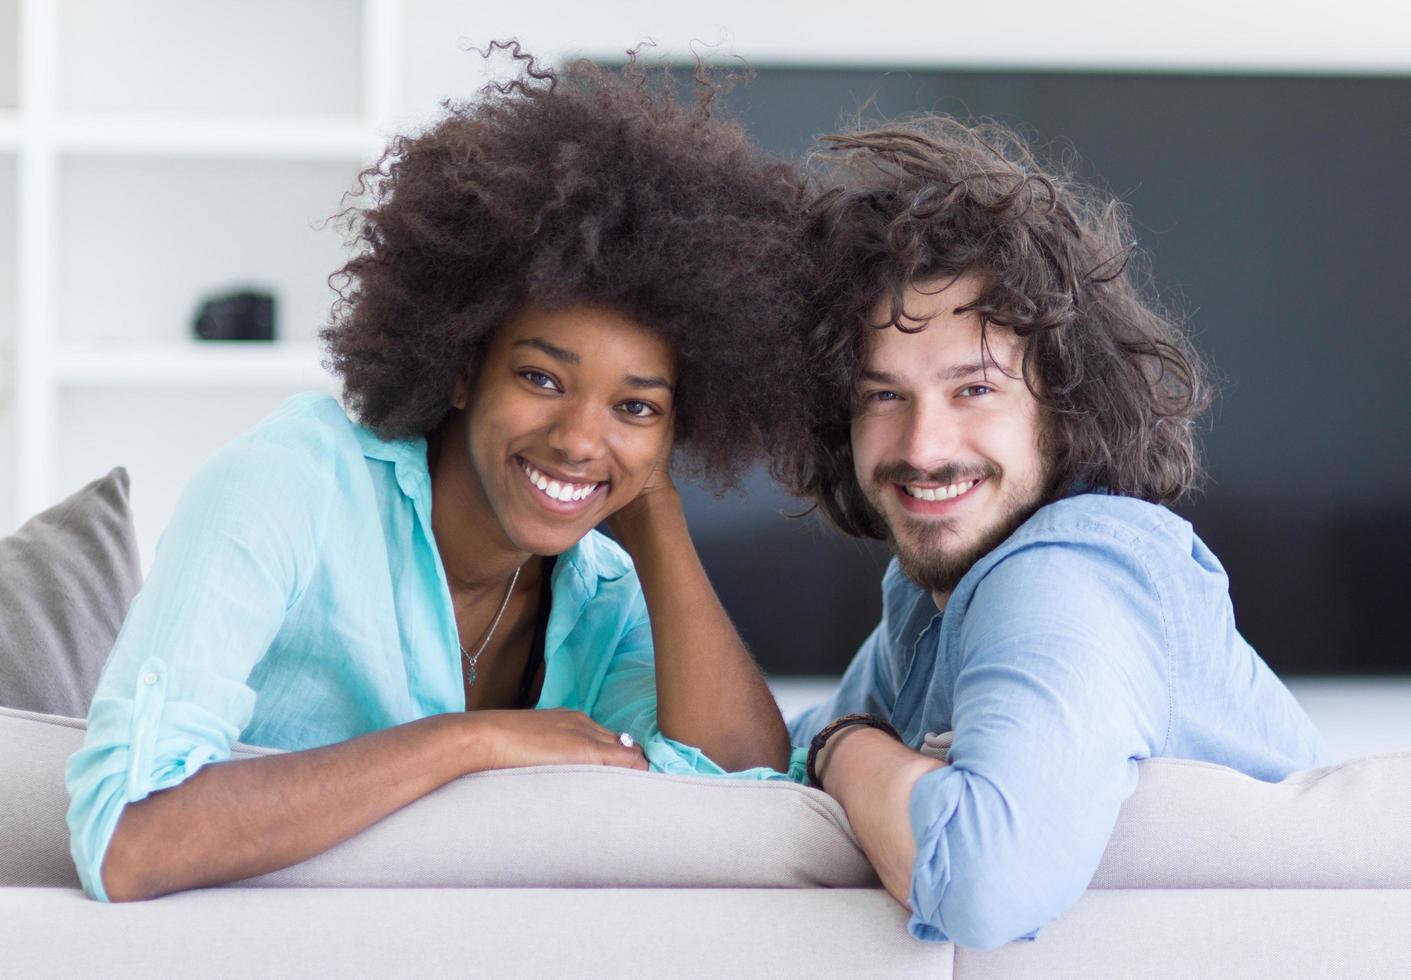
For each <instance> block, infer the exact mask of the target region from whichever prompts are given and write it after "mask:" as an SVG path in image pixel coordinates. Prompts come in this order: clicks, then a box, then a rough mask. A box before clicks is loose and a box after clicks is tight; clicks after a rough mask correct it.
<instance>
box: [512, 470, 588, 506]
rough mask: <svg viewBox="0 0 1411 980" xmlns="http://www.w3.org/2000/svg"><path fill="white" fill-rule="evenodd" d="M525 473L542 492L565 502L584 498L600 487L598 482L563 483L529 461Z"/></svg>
mask: <svg viewBox="0 0 1411 980" xmlns="http://www.w3.org/2000/svg"><path fill="white" fill-rule="evenodd" d="M524 473H525V475H526V476H528V477H529V482H530V483H532V484H534V485H535V486H536V487H538V488H539V490H540V491H541V492H542V493H544V494H545V495H547V496H550V497H553V498H554V499H555V500H561V501H563V502H565V503H567V502H568V501H571V500H582V499H583V498H584V497H586V496H588V494H590V493H592V492H593V491H594V490H596V489H598V485H597V484H596V483H561V482H560V481H558V480H551V479H549V478H548V477H547V476H545V475H544V474H543V473H540V472H539V471H538V470H536V469H535V468H534V467H533V466H531V465H529V464H528V463H524Z"/></svg>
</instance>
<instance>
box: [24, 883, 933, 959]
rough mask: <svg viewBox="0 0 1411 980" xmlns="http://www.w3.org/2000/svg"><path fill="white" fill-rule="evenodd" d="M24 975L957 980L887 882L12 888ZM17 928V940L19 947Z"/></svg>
mask: <svg viewBox="0 0 1411 980" xmlns="http://www.w3.org/2000/svg"><path fill="white" fill-rule="evenodd" d="M0 922H3V923H5V931H6V933H7V934H8V935H7V938H6V940H0V943H2V944H4V945H5V946H6V956H5V960H4V970H5V972H6V973H7V975H9V974H11V973H12V974H13V975H14V976H17V977H91V976H102V977H138V976H141V977H150V976H153V975H160V976H173V977H212V976H220V977H229V978H239V977H251V978H260V980H264V978H267V977H325V976H331V977H378V978H382V977H389V978H390V977H407V978H414V980H425V978H428V977H461V976H475V977H534V978H541V977H614V978H637V977H641V978H652V980H657V978H673V977H691V978H696V977H731V978H734V977H741V978H747V977H761V978H768V980H779V978H781V977H833V976H838V977H877V976H895V977H908V978H928V980H929V978H937V980H946V978H948V977H949V976H950V975H951V962H952V959H953V957H954V954H953V951H952V948H951V947H950V946H941V945H923V944H921V943H918V942H915V941H914V940H912V939H911V937H910V936H908V935H907V934H906V912H905V910H903V909H902V907H901V906H900V905H898V904H897V903H896V902H894V901H892V899H891V898H890V897H889V896H888V895H887V894H886V893H885V892H883V891H882V890H880V889H872V888H869V889H862V890H853V889H825V888H809V889H796V888H771V889H745V888H738V889H730V890H727V891H720V890H716V889H706V888H673V889H449V890H448V889H437V888H412V889H392V888H389V889H356V890H351V889H350V890H345V889H322V888H286V889H278V890H271V891H268V892H261V893H260V894H258V895H254V894H252V893H251V892H250V891H249V890H248V889H239V888H223V889H212V890H208V891H199V892H188V893H186V894H182V895H173V896H171V897H169V898H164V899H160V900H158V901H155V902H138V903H132V904H128V905H101V904H99V903H98V902H93V901H89V900H88V899H87V898H85V897H84V896H83V894H82V893H80V892H77V891H71V890H67V889H15V888H12V889H0ZM9 936H13V937H14V941H13V942H10V941H9Z"/></svg>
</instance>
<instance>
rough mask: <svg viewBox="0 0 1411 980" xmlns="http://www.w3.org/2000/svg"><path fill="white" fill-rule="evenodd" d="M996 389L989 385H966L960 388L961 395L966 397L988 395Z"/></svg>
mask: <svg viewBox="0 0 1411 980" xmlns="http://www.w3.org/2000/svg"><path fill="white" fill-rule="evenodd" d="M992 391H994V389H993V388H991V387H990V386H989V385H966V386H965V387H964V388H961V389H960V393H961V395H963V396H964V397H966V398H974V397H975V396H976V395H988V394H990V392H992Z"/></svg>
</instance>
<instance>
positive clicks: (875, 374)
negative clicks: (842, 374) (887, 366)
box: [857, 370, 901, 385]
mask: <svg viewBox="0 0 1411 980" xmlns="http://www.w3.org/2000/svg"><path fill="white" fill-rule="evenodd" d="M857 380H859V381H871V382H872V383H873V384H879V385H900V384H901V378H898V377H897V376H896V375H895V374H888V373H887V372H886V371H871V370H868V371H863V372H862V373H861V374H859V375H858V376H857Z"/></svg>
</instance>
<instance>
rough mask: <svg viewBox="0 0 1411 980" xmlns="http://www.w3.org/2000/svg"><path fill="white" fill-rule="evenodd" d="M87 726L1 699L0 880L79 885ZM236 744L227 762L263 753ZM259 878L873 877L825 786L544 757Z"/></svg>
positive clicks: (445, 882) (464, 883)
mask: <svg viewBox="0 0 1411 980" xmlns="http://www.w3.org/2000/svg"><path fill="white" fill-rule="evenodd" d="M84 727H85V726H84V722H83V721H81V720H78V719H71V718H53V717H49V716H44V715H37V714H33V713H28V712H19V711H8V710H4V709H0V785H2V786H4V787H5V788H6V792H5V793H4V794H3V795H0V886H5V885H41V886H50V887H62V886H66V885H67V886H75V887H76V886H77V884H78V879H77V876H76V874H75V873H74V869H73V864H72V861H71V859H70V857H69V847H68V830H67V826H66V824H65V812H66V810H67V807H68V797H67V795H66V793H65V791H64V781H63V771H64V763H65V761H66V760H67V758H68V756H69V755H70V754H71V753H72V752H74V751H75V750H76V749H77V748H78V747H79V745H80V744H81V743H82V741H83V734H84ZM270 751H271V750H269V749H257V748H252V747H249V746H237V747H236V752H235V755H236V757H237V758H243V757H248V756H250V755H254V754H269V753H270ZM242 884H243V885H253V886H278V885H286V886H300V887H398V886H413V887H421V888H434V887H472V886H477V887H478V886H487V887H493V886H505V887H533V886H546V887H552V886H565V887H567V886H601V887H676V886H690V887H698V888H707V887H722V888H740V887H745V888H801V887H809V886H817V885H821V886H825V887H843V888H850V887H851V888H855V887H864V888H865V887H874V886H875V885H876V884H877V879H876V876H875V875H874V873H873V871H872V867H871V865H869V864H868V862H867V859H866V857H865V856H864V855H863V854H862V852H861V851H860V850H859V849H858V847H857V844H856V842H855V841H854V840H853V838H852V834H851V832H850V831H849V830H848V827H847V822H846V820H845V819H844V817H843V813H842V810H841V808H839V807H838V805H837V804H836V803H834V802H833V800H831V799H830V798H829V797H827V796H825V795H824V794H822V793H820V792H818V791H816V790H811V789H806V788H804V787H802V786H795V785H793V784H789V783H753V782H748V783H747V782H735V781H732V780H722V779H710V778H706V777H683V776H663V775H660V774H649V773H640V772H635V771H632V770H627V769H608V768H604V767H601V766H543V767H538V768H533V769H506V770H501V771H497V772H486V773H477V774H475V775H473V776H466V777H464V778H462V779H458V780H456V781H454V782H452V783H450V784H448V785H447V786H444V787H442V788H441V789H439V790H437V791H436V792H434V793H432V794H430V795H429V796H427V797H424V798H423V799H421V800H418V801H417V802H416V803H413V804H412V805H411V806H408V807H406V808H405V809H403V810H401V811H399V812H397V813H394V814H392V815H391V816H389V817H387V818H386V819H384V820H383V821H381V822H380V823H378V824H375V825H374V826H372V827H370V828H368V829H367V830H366V831H364V832H363V833H361V834H358V835H357V836H355V837H353V838H352V839H350V840H348V841H345V842H343V843H342V844H340V845H338V846H337V847H335V848H333V849H332V850H330V851H327V852H326V853H324V854H321V855H319V856H317V857H315V858H312V859H310V860H308V861H305V862H304V863H302V864H298V865H295V866H294V867H292V868H286V869H284V870H282V871H277V872H274V873H272V874H268V875H264V876H262V877H259V878H254V879H251V880H249V881H247V882H243V883H242Z"/></svg>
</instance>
